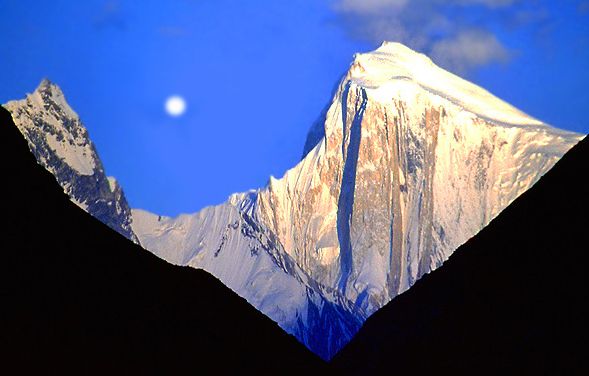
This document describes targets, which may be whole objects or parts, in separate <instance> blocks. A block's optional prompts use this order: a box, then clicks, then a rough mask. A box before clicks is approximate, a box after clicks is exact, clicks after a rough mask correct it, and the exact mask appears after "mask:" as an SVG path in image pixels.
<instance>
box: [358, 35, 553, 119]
mask: <svg viewBox="0 0 589 376" xmlns="http://www.w3.org/2000/svg"><path fill="white" fill-rule="evenodd" d="M346 78H347V80H349V81H351V83H352V84H355V85H358V86H360V87H362V88H364V89H366V91H367V94H368V95H371V97H372V98H373V99H375V100H380V101H390V100H391V98H399V97H400V96H401V97H402V98H403V99H404V100H407V97H408V96H415V95H418V94H423V92H424V91H425V92H427V93H429V94H431V96H435V97H439V98H443V99H446V100H448V101H450V102H452V103H454V104H455V105H457V106H459V107H461V108H463V109H464V110H466V111H468V112H471V113H473V114H475V115H477V116H479V117H481V118H484V119H486V120H489V121H493V122H495V123H501V124H507V125H542V124H543V123H542V122H541V121H539V120H537V119H534V118H533V117H531V116H529V115H527V114H525V113H523V112H521V111H520V110H518V109H516V108H515V107H513V106H511V105H510V104H508V103H506V102H504V101H502V100H501V99H499V98H497V97H496V96H494V95H493V94H491V93H489V92H488V91H486V90H484V89H483V88H481V87H479V86H477V85H475V84H473V83H471V82H468V81H466V80H464V79H462V78H460V77H458V76H456V75H454V74H452V73H450V72H448V71H446V70H444V69H442V68H440V67H438V66H437V65H435V64H434V63H433V62H432V60H431V59H430V58H428V57H427V56H425V55H423V54H421V53H418V52H416V51H413V50H411V49H410V48H408V47H406V46H404V45H402V44H400V43H394V42H384V43H383V44H382V45H381V46H380V47H379V48H377V49H376V50H374V51H371V52H368V53H359V54H356V55H355V59H354V62H353V63H352V65H351V67H350V70H349V72H348V74H347V77H346Z"/></svg>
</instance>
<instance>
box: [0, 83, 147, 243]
mask: <svg viewBox="0 0 589 376" xmlns="http://www.w3.org/2000/svg"><path fill="white" fill-rule="evenodd" d="M4 107H5V108H6V109H7V110H8V111H10V113H11V114H12V117H13V119H14V122H15V124H16V126H17V127H18V129H19V130H20V131H21V133H22V134H23V136H24V137H25V139H26V140H27V142H28V144H29V147H30V149H31V151H32V153H33V154H34V155H35V158H36V159H37V162H38V163H39V164H41V165H42V166H44V167H45V168H46V169H47V170H49V171H50V172H51V173H52V174H53V175H54V176H55V178H56V180H57V182H58V183H59V184H60V185H61V186H62V187H63V189H64V191H65V192H66V193H67V194H68V195H69V196H70V199H71V200H72V201H73V202H74V203H76V204H77V205H78V206H79V207H81V208H82V209H84V210H86V211H87V212H89V213H90V214H92V215H94V216H95V217H97V218H98V219H100V220H101V221H102V222H104V223H105V224H107V225H108V226H109V227H111V228H112V229H113V230H115V231H117V232H119V233H120V234H121V235H123V236H125V237H126V238H128V239H131V240H133V241H135V242H138V239H137V237H136V236H135V234H133V230H132V229H131V209H130V208H129V205H128V203H127V200H126V198H125V195H124V193H123V191H122V189H121V188H120V187H119V186H118V184H116V183H115V181H114V180H112V179H108V178H107V177H106V175H105V172H104V168H103V166H102V162H101V160H100V158H99V157H98V153H97V152H96V148H95V146H94V144H93V142H92V141H91V140H90V136H89V135H88V131H87V130H86V128H85V127H84V125H83V124H82V122H81V121H80V118H79V116H78V114H77V113H76V112H75V111H74V110H73V109H72V108H71V107H70V106H69V104H68V103H67V101H66V99H65V96H64V94H63V92H62V90H61V89H60V88H59V86H57V85H56V84H54V83H52V82H51V81H49V80H48V79H44V80H43V81H42V82H41V83H40V84H39V86H38V87H37V89H36V90H35V91H34V92H32V93H31V94H28V95H27V97H26V98H25V99H22V100H15V101H10V102H8V103H6V104H5V105H4Z"/></svg>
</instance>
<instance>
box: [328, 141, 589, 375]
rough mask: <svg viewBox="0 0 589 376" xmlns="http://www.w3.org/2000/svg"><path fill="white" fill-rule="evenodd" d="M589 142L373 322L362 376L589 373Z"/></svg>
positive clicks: (359, 348)
mask: <svg viewBox="0 0 589 376" xmlns="http://www.w3.org/2000/svg"><path fill="white" fill-rule="evenodd" d="M588 214H589V139H587V138H585V139H584V140H583V141H581V142H580V143H579V144H578V145H577V146H575V147H574V148H573V149H572V150H571V151H570V152H568V153H567V154H566V155H565V156H564V157H563V158H562V159H561V160H560V161H559V162H558V163H557V164H556V166H555V167H554V168H553V169H552V170H550V171H549V172H548V173H547V174H546V175H545V176H544V177H543V178H542V179H541V180H540V181H539V182H538V183H537V184H536V185H535V186H533V187H532V188H531V189H530V190H529V191H527V192H526V193H524V194H523V195H522V196H521V197H520V198H518V199H517V200H516V201H515V202H514V203H513V204H512V205H510V206H509V207H508V208H507V209H506V210H504V211H503V212H502V213H501V214H500V215H499V216H498V217H497V218H496V219H495V220H494V221H492V223H491V224H490V225H489V226H487V227H486V228H484V229H483V230H482V231H481V232H480V233H479V234H478V235H477V236H475V237H474V238H472V239H471V240H470V241H468V242H467V243H466V244H464V245H463V246H462V247H460V248H459V249H458V250H457V251H456V252H455V253H454V254H453V255H452V256H451V257H450V259H449V260H448V261H447V262H446V263H444V265H443V266H442V267H440V268H439V269H438V270H436V271H434V272H432V273H430V274H429V275H426V276H424V277H423V278H422V279H421V280H420V281H418V282H417V283H416V284H415V286H414V287H412V288H411V289H410V290H409V291H407V292H405V293H404V294H402V295H400V296H398V297H397V298H395V299H394V300H393V301H391V302H390V303H389V304H387V305H386V306H385V307H384V308H382V309H381V310H379V311H378V312H377V313H375V314H374V315H373V316H372V317H370V318H369V319H368V320H367V321H366V324H365V326H364V327H363V328H362V329H361V330H360V332H359V333H358V334H357V336H356V337H355V338H354V339H353V340H352V341H351V342H350V343H349V344H348V345H347V346H346V347H345V348H344V349H343V350H342V351H341V352H340V353H339V354H337V355H336V357H335V358H334V359H333V361H332V366H335V367H336V368H339V369H341V371H342V372H345V373H352V374H362V375H364V374H374V373H376V371H381V372H382V371H388V372H389V373H391V374H392V373H393V372H394V373H395V374H400V375H404V374H408V375H421V374H442V375H456V374H469V375H478V374H496V375H502V374H503V375H507V374H548V375H570V374H585V375H587V374H589V367H588V362H589V351H588V349H589V346H588V341H589V330H588V327H589V314H588V313H589V312H588V310H587V308H586V307H587V302H588V298H589V294H588V289H589V283H588V275H589V272H588V270H587V269H588V267H589V263H588V254H589V242H588V235H589V217H588Z"/></svg>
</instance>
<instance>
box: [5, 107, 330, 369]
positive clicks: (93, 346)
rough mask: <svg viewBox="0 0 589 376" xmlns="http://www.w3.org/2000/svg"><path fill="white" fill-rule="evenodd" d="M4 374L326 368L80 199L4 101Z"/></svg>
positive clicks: (243, 305)
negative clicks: (43, 161) (30, 142)
mask: <svg viewBox="0 0 589 376" xmlns="http://www.w3.org/2000/svg"><path fill="white" fill-rule="evenodd" d="M0 142H1V147H0V169H1V171H2V174H3V184H2V185H3V188H4V199H3V200H2V201H1V203H0V208H1V212H2V217H1V218H2V219H1V228H2V229H3V238H2V247H1V255H0V258H1V261H0V299H1V301H2V309H1V310H0V328H2V329H1V330H2V332H1V334H0V338H1V340H0V347H1V349H0V350H1V351H0V370H2V371H1V372H0V373H3V374H30V373H41V372H42V373H43V374H69V373H75V374H122V373H126V374H152V373H156V374H184V373H191V374H195V373H197V372H205V373H212V372H216V373H219V374H227V373H237V372H240V373H248V372H257V373H262V374H266V373H278V372H280V373H284V372H289V373H290V372H296V373H299V374H300V373H302V372H310V371H312V372H321V371H322V370H323V369H324V367H325V363H323V362H322V361H321V360H320V359H319V358H318V357H317V356H315V355H314V354H313V353H311V352H310V351H309V350H307V349H306V348H305V347H304V346H303V345H302V344H300V343H299V342H298V341H297V340H296V339H295V338H294V337H292V336H290V335H288V334H286V333H285V332H284V331H282V330H281V329H280V328H279V327H278V325H277V324H275V323H274V322H272V321H271V320H270V319H268V318H267V317H266V316H264V315H263V314H262V313H260V312H259V311H257V310H256V309H255V308H254V307H252V306H251V305H250V304H248V303H247V302H246V301H245V300H244V299H242V298H240V297H239V296H238V295H236V294H235V293H233V292H232V291H231V290H229V289H228V288H226V287H225V286H224V285H223V284H222V283H221V282H220V281H218V280H217V279H216V278H214V277H212V276H211V275H210V274H209V273H207V272H205V271H202V270H197V269H193V268H189V267H180V266H174V265H171V264H168V263H166V262H165V261H163V260H161V259H159V258H157V257H156V256H154V255H152V254H151V253H149V252H146V251H145V250H143V249H142V248H140V247H139V246H137V245H135V244H133V243H132V242H131V241H129V240H127V239H125V238H124V237H123V236H122V235H120V234H118V233H116V232H115V231H113V230H111V229H110V228H109V227H107V226H106V225H105V224H103V223H101V222H100V221H99V220H97V219H95V218H93V217H92V216H91V215H89V214H87V213H86V212H84V211H83V210H82V209H81V208H79V207H78V206H76V205H75V204H74V203H72V202H71V201H70V200H69V198H68V197H67V196H66V194H64V193H63V190H62V188H61V187H60V186H59V185H58V183H57V182H56V180H55V178H54V176H53V175H51V173H49V172H48V171H47V170H45V168H43V167H42V166H41V165H38V164H37V163H36V161H35V158H34V156H33V154H31V152H30V151H29V149H28V147H27V143H26V141H25V139H24V138H23V136H22V135H21V134H20V133H19V130H18V129H17V127H16V126H15V125H14V124H13V120H12V118H11V115H10V114H9V113H8V111H6V110H5V109H4V108H0Z"/></svg>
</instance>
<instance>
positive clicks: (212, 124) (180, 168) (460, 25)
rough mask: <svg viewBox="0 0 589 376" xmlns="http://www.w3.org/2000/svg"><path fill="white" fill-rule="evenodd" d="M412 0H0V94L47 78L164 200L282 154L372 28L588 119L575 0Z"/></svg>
mask: <svg viewBox="0 0 589 376" xmlns="http://www.w3.org/2000/svg"><path fill="white" fill-rule="evenodd" d="M414 1H415V2H414V3H412V4H414V5H415V7H414V8H418V10H417V11H415V10H414V9H412V8H409V6H408V5H407V3H406V2H405V1H404V0H369V1H365V2H362V1H361V0H323V1H322V0H289V1H278V0H255V1H254V0H252V1H247V2H246V1H240V0H176V1H174V0H168V1H124V0H120V1H113V0H106V1H105V0H85V1H76V0H69V1H66V0H53V1H33V0H2V1H1V2H0V45H1V46H2V52H1V55H0V102H1V103H4V102H6V101H8V100H10V99H19V98H22V97H24V95H25V93H27V92H31V91H32V90H34V89H35V87H36V86H37V85H38V83H39V82H40V81H41V79H42V78H43V77H47V78H49V79H51V80H52V81H53V82H55V83H57V84H58V85H60V86H61V88H62V89H63V91H64V92H65V95H66V98H67V99H68V101H69V102H70V104H71V105H72V107H73V108H74V109H75V110H76V111H77V112H78V114H79V115H80V116H81V118H82V121H83V122H84V123H85V125H86V127H87V128H88V129H89V132H90V135H91V137H92V139H93V141H94V142H95V144H96V145H97V148H98V152H99V154H100V156H101V158H102V160H103V162H104V165H105V168H106V170H107V173H108V174H109V175H113V176H116V177H117V179H118V180H119V181H120V182H121V184H122V186H123V188H124V189H125V192H126V194H127V198H128V199H129V201H130V203H131V205H132V206H133V207H140V208H145V209H148V210H150V211H154V212H156V213H159V214H167V215H175V214H178V213H181V212H193V211H196V210H198V209H200V208H202V207H204V206H207V205H213V204H218V203H221V202H222V201H224V200H225V199H226V197H227V196H228V195H229V194H230V193H232V192H239V191H244V190H247V189H250V188H257V187H260V186H263V185H265V184H266V182H267V180H268V177H269V176H270V175H274V176H281V175H282V174H283V173H284V172H285V171H286V170H287V169H288V168H290V167H292V166H294V165H295V164H296V162H297V161H298V159H299V158H300V155H301V152H302V148H303V144H304V140H305V136H306V132H307V130H308V128H309V127H310V126H311V124H312V123H313V121H314V120H315V119H316V118H317V117H318V115H319V113H320V112H321V109H322V108H323V107H324V106H325V105H326V104H327V102H328V101H329V100H330V95H331V91H332V88H333V87H334V85H335V84H336V82H337V81H338V79H339V77H340V75H341V74H342V73H343V72H344V71H345V70H346V69H347V67H348V65H349V63H350V62H351V59H352V55H353V53H354V52H357V51H366V50H370V49H372V48H373V47H375V46H376V45H377V44H379V41H380V40H381V39H385V38H386V39H395V40H399V41H402V42H404V43H407V44H409V45H411V46H412V47H414V48H418V49H420V50H422V51H424V52H427V53H429V54H430V55H432V56H433V57H434V59H435V60H436V61H438V62H439V63H441V64H442V65H444V66H446V67H448V68H449V69H451V70H454V71H456V72H459V73H460V74H461V75H463V76H466V77H467V78H468V79H470V80H472V81H474V82H476V83H477V84H479V85H481V86H483V87H485V88H487V89H489V90H490V91H492V92H493V93H495V94H497V95H498V96H499V97H501V98H503V99H505V100H507V101H509V102H511V103H513V104H514V105H516V106H517V107H519V108H521V109H522V110H524V111H526V112H528V113H530V114H531V115H533V116H535V117H538V118H540V119H542V120H544V121H546V122H548V123H550V124H553V125H555V126H557V127H560V128H566V129H571V130H575V131H578V132H583V133H589V121H588V120H587V117H586V114H585V113H586V111H587V109H588V108H589V90H588V88H589V69H588V68H589V2H587V1H577V0H569V1H567V0H564V1H558V2H554V1H548V0H546V1H542V0H527V1H526V0H520V1H518V0H460V1H458V0H454V1H449V2H447V3H452V4H450V5H443V6H442V5H440V4H441V2H440V1H439V0H432V1H427V0H414ZM465 3H467V5H464V4H465ZM366 4H368V6H370V7H371V8H367V5H366ZM398 20H403V21H402V22H401V23H399V22H398ZM432 20H435V22H434V21H432ZM381 24H382V25H385V26H386V27H376V26H375V25H381ZM423 30H427V34H423V33H424V32H423ZM480 45H482V46H485V49H484V50H483V53H473V52H472V51H480V50H477V46H480ZM448 46H451V47H452V49H450V48H444V47H448ZM447 51H453V52H452V54H449V53H447ZM173 94H179V95H182V96H183V97H185V98H186V101H187V103H188V110H187V112H186V114H185V115H184V116H182V117H180V118H171V117H169V116H167V115H166V113H165V112H164V107H163V104H164V101H165V99H166V98H167V97H168V96H170V95H173Z"/></svg>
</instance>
